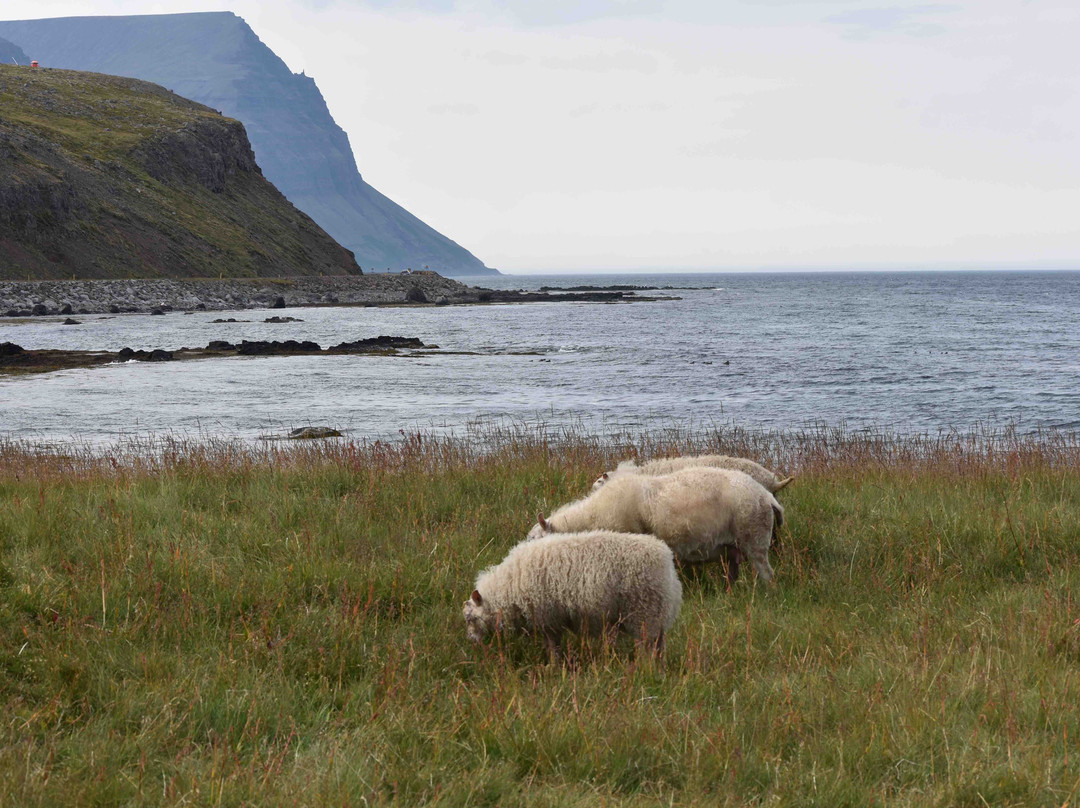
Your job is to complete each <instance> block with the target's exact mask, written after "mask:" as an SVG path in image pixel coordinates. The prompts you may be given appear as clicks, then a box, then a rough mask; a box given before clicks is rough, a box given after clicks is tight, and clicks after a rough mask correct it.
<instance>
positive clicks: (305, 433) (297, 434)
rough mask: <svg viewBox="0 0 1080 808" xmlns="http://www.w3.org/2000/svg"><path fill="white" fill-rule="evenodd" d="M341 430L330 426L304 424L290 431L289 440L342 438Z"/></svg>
mask: <svg viewBox="0 0 1080 808" xmlns="http://www.w3.org/2000/svg"><path fill="white" fill-rule="evenodd" d="M340 437H341V432H339V431H338V430H336V429H334V428H333V427H329V426H302V427H300V428H299V429H294V430H293V431H292V432H290V433H289V440H317V439H319V438H340Z"/></svg>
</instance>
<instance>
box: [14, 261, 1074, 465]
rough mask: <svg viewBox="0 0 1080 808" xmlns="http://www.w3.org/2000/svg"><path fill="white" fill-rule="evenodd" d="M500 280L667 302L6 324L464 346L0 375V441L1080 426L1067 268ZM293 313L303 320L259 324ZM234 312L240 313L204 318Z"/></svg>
mask: <svg viewBox="0 0 1080 808" xmlns="http://www.w3.org/2000/svg"><path fill="white" fill-rule="evenodd" d="M463 280H465V281H466V282H469V283H476V284H477V285H482V286H487V287H491V288H522V289H535V288H538V287H540V286H562V287H566V286H575V285H598V286H608V285H611V284H633V285H640V286H645V285H659V286H662V287H676V288H674V289H665V290H661V291H659V292H655V293H642V294H660V295H667V296H671V297H677V298H679V299H677V300H661V301H656V302H641V303H633V304H595V303H542V304H518V305H489V306H450V307H440V308H337V307H335V308H298V309H292V310H289V309H286V310H284V311H281V310H275V311H273V312H269V311H257V310H244V311H239V312H231V313H230V312H198V313H195V314H183V313H180V312H176V313H170V314H168V315H166V316H164V317H151V316H147V315H123V316H105V315H87V316H82V317H79V319H80V320H82V321H83V324H82V325H78V326H65V325H62V321H63V319H64V318H34V319H33V320H32V321H20V322H15V321H5V320H2V319H0V342H4V341H11V342H15V343H18V344H20V345H22V346H23V347H24V348H80V349H103V350H118V349H120V348H123V347H125V346H126V347H131V348H135V349H140V348H142V349H152V348H165V349H174V348H179V347H182V346H204V345H206V343H207V342H209V341H210V340H212V339H225V340H229V341H233V342H238V341H240V340H241V339H249V340H254V339H300V340H305V339H306V340H314V341H316V342H318V343H319V344H321V345H323V346H324V347H325V346H327V345H330V344H333V343H337V342H341V341H344V340H356V339H361V338H364V337H372V336H378V335H380V334H390V335H402V336H415V337H419V338H420V339H422V340H423V341H424V342H426V343H435V344H438V345H439V346H440V347H441V348H443V349H445V350H448V351H464V352H473V353H474V354H475V355H446V356H433V355H427V356H410V357H382V356H377V357H376V356H370V357H365V356H325V357H269V358H257V357H252V358H246V357H230V358H221V359H206V360H195V361H187V362H176V363H161V364H158V363H138V362H130V363H123V364H119V363H118V364H114V365H107V366H103V367H96V368H90V369H85V370H70V371H61V372H57V373H49V374H42V375H35V376H22V377H0V438H5V439H13V440H25V441H31V442H49V443H53V442H62V441H68V440H75V441H82V442H87V443H91V444H95V445H97V444H109V443H111V442H114V441H117V440H123V439H130V438H132V437H139V436H145V435H148V434H154V435H171V436H176V437H184V438H189V437H190V438H206V437H230V438H241V439H251V440H256V439H258V438H259V436H263V435H268V434H282V433H284V432H287V431H288V430H290V429H292V428H295V427H299V426H307V425H327V426H333V427H337V428H340V429H342V430H343V431H345V432H346V434H347V435H349V436H350V437H354V438H368V439H379V438H395V437H397V436H398V435H399V434H400V430H404V431H406V432H413V431H417V430H420V431H437V432H445V431H453V432H461V431H463V430H465V429H466V428H467V426H468V425H469V424H475V423H476V422H477V421H478V420H480V421H482V422H484V421H488V420H494V421H496V422H500V421H502V420H509V421H512V422H515V423H534V422H544V423H546V424H548V425H549V426H554V427H558V426H560V425H562V424H567V425H571V424H573V425H577V426H579V427H580V426H584V427H585V428H587V429H590V430H595V431H597V432H610V433H620V434H625V433H627V432H629V433H634V432H636V431H640V430H645V429H655V428H663V427H668V426H678V427H680V428H686V429H707V428H711V427H714V426H719V425H731V424H734V425H739V426H747V427H764V428H773V429H783V428H803V427H807V426H820V425H844V426H846V427H847V428H849V429H861V428H873V429H885V430H889V431H896V432H901V433H911V432H936V431H939V430H952V429H959V430H967V429H971V428H973V427H976V426H979V425H984V424H987V423H988V422H989V423H991V424H993V425H997V426H1007V425H1013V426H1015V427H1016V428H1017V429H1019V430H1020V431H1022V432H1026V431H1035V430H1039V429H1047V428H1054V429H1065V430H1070V431H1071V430H1076V429H1080V272H1052V271H1038V272H1001V271H994V272H867V273H847V272H845V273H821V272H817V273H769V274H763V273H745V274H739V273H724V274H655V275H643V274H631V275H614V274H604V275H575V276H570V275H550V276H539V275H531V276H503V277H483V278H475V279H463ZM271 314H273V315H282V314H284V315H291V316H293V317H298V318H301V319H302V320H303V322H300V323H290V324H284V325H271V324H266V323H264V322H263V320H264V319H265V317H267V316H270V315H271ZM222 317H235V318H236V319H238V320H246V321H250V322H238V323H225V324H214V323H211V320H214V319H217V318H222Z"/></svg>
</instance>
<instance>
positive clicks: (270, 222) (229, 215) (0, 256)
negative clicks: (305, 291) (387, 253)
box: [0, 65, 360, 279]
mask: <svg viewBox="0 0 1080 808" xmlns="http://www.w3.org/2000/svg"><path fill="white" fill-rule="evenodd" d="M359 273H360V268H359V267H358V266H357V265H356V262H355V261H354V260H353V256H352V254H351V253H350V252H349V251H348V250H346V249H345V248H344V247H342V246H341V245H340V244H338V243H337V242H336V241H334V240H333V239H332V238H331V237H330V236H329V235H327V233H326V232H325V231H323V230H322V229H321V228H320V227H319V226H318V225H317V224H315V222H313V221H312V220H311V219H310V218H309V217H308V216H306V215H305V214H303V213H301V212H300V211H299V210H297V209H296V208H295V207H294V206H293V205H292V204H291V203H290V202H289V200H287V199H286V198H285V197H284V196H282V194H281V192H280V191H278V190H277V189H276V188H275V187H274V186H273V185H271V184H270V183H269V182H267V180H266V178H265V177H263V175H262V173H261V172H260V171H259V166H258V165H257V164H256V163H255V155H254V154H253V153H252V150H251V144H250V143H249V142H248V138H247V135H246V134H245V132H244V127H243V124H241V123H240V122H239V121H235V120H231V119H229V118H225V117H223V116H222V115H221V114H220V113H219V112H217V111H216V110H212V109H210V108H208V107H204V106H202V105H201V104H196V103H195V102H193V101H189V100H187V99H185V98H182V97H180V96H178V95H176V94H175V93H173V92H171V91H169V90H166V89H165V88H163V87H159V86H157V85H155V84H149V83H147V82H143V81H138V80H136V79H126V78H118V77H116V76H106V75H101V74H97V73H80V72H76V71H71V70H51V69H49V70H47V69H34V68H30V67H16V66H14V65H0V279H23V278H26V277H31V278H35V279H41V278H71V277H77V278H133V277H135V278H187V277H213V278H217V277H219V276H221V275H224V276H226V277H283V276H292V275H322V274H326V275H345V274H354V275H355V274H359Z"/></svg>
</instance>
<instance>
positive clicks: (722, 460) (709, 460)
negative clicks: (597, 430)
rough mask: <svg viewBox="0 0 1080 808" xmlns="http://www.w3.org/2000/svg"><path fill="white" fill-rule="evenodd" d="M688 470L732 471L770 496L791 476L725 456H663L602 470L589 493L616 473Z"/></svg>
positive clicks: (651, 475)
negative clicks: (749, 478)
mask: <svg viewBox="0 0 1080 808" xmlns="http://www.w3.org/2000/svg"><path fill="white" fill-rule="evenodd" d="M689 468H717V469H732V470H734V471H741V472H742V473H743V474H749V475H750V476H751V477H753V478H754V479H755V480H756V481H757V482H758V483H760V484H761V485H763V486H765V488H766V490H768V492H769V493H770V494H775V493H776V492H777V491H779V490H780V489H782V488H784V487H785V486H786V485H788V483H790V482H791V481H792V480H794V479H795V478H794V477H783V478H782V477H780V476H778V475H777V474H774V473H773V472H771V471H769V470H768V469H767V468H765V467H764V466H762V465H761V464H760V463H755V462H754V461H753V460H748V459H747V458H745V457H729V456H728V455H697V456H689V457H664V458H660V459H659V460H650V461H649V462H648V463H644V464H643V465H640V466H639V465H637V463H636V462H634V461H633V460H624V461H622V462H621V463H619V465H618V466H617V467H616V468H615V470H614V471H605V472H604V473H603V474H601V475H600V476H599V477H597V478H596V482H594V483H593V487H592V490H593V491H596V490H597V489H598V488H600V486H602V485H603V484H604V483H606V482H607V481H608V480H610V479H611V478H612V477H617V476H619V475H620V474H645V475H647V476H649V477H658V476H660V475H661V474H671V473H672V472H674V471H682V470H683V469H689Z"/></svg>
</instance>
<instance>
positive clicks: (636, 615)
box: [465, 531, 682, 643]
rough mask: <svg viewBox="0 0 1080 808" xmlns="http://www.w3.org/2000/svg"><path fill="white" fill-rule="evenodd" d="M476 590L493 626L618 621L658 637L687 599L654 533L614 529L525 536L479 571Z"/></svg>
mask: <svg viewBox="0 0 1080 808" xmlns="http://www.w3.org/2000/svg"><path fill="white" fill-rule="evenodd" d="M476 592H477V593H478V594H479V596H480V598H481V600H480V604H481V605H480V609H481V610H482V611H483V615H481V619H482V620H486V621H487V625H486V626H485V627H486V628H487V629H488V630H491V629H493V628H494V625H495V624H496V623H497V624H498V625H500V626H503V627H505V628H508V629H524V630H526V631H530V632H541V633H545V634H556V635H557V634H559V633H561V632H562V631H563V630H567V629H569V630H574V631H584V632H588V633H596V632H598V631H600V629H601V628H602V627H604V626H618V627H619V628H620V629H621V630H623V631H624V632H626V633H629V634H632V635H633V636H635V637H636V638H644V639H646V640H649V641H651V642H653V643H656V642H657V641H658V640H659V639H660V638H662V637H663V634H664V632H666V631H667V630H668V629H670V628H671V626H672V624H673V623H674V622H675V618H676V616H677V615H678V613H679V607H680V605H681V604H682V585H681V584H680V582H679V579H678V576H677V575H676V572H675V563H674V558H673V556H672V551H671V549H670V548H669V547H668V546H667V545H666V544H664V543H663V542H661V541H659V540H657V539H656V538H654V537H653V536H644V535H636V534H627V533H618V532H613V531H591V532H585V533H557V534H553V535H550V536H546V537H544V538H541V539H537V540H535V541H525V542H522V543H520V544H518V545H517V546H516V547H514V548H513V549H512V550H511V551H510V553H509V554H508V555H507V556H506V558H505V559H504V560H503V561H502V563H500V564H498V565H497V566H495V567H491V568H489V569H487V570H485V571H484V572H482V573H481V574H480V575H479V577H478V578H477V580H476ZM472 602H473V601H472V600H470V601H466V605H465V608H466V619H467V620H468V619H469V614H468V609H469V604H470V603H472ZM474 611H477V610H476V609H474Z"/></svg>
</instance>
